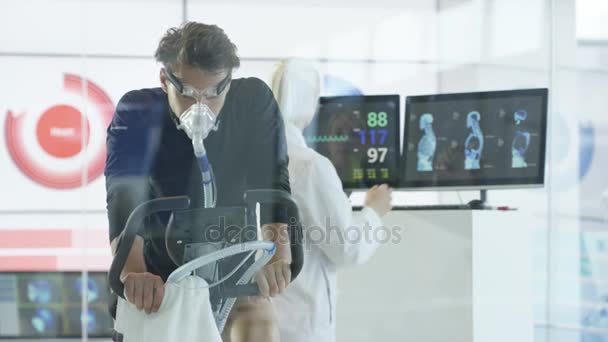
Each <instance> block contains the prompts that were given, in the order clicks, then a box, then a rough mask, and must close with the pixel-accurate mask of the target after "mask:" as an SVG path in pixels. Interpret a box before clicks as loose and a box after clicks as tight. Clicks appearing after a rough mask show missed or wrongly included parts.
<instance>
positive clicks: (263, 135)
mask: <svg viewBox="0 0 608 342" xmlns="http://www.w3.org/2000/svg"><path fill="white" fill-rule="evenodd" d="M171 115H173V114H172V113H171V110H170V108H169V104H168V100H167V94H166V93H165V92H164V91H163V90H162V89H161V88H154V89H142V90H134V91H130V92H128V93H127V94H125V95H124V96H123V97H122V98H121V100H120V101H119V103H118V105H117V107H116V111H115V113H114V117H113V119H112V123H111V124H110V126H109V127H108V132H107V133H108V135H107V161H106V169H105V176H106V191H107V199H106V201H107V210H108V219H109V229H110V241H112V240H113V239H114V238H116V237H117V236H118V235H120V233H121V232H122V230H123V228H124V225H125V223H126V220H127V218H128V216H129V214H130V213H131V211H132V210H133V209H134V208H135V207H136V206H137V205H139V204H140V203H142V202H144V201H147V200H150V199H153V198H158V197H165V196H179V195H188V196H190V198H191V207H202V206H203V199H204V196H203V191H202V190H203V183H202V177H201V173H200V168H199V165H198V163H197V160H196V158H195V157H194V152H193V149H192V142H191V140H190V139H189V138H188V136H187V135H186V133H185V132H184V131H182V130H178V129H177V128H176V125H175V122H174V121H173V119H172V117H171ZM218 118H219V125H218V130H217V131H212V132H211V133H210V134H209V136H208V137H207V139H205V142H204V143H205V148H206V150H207V155H208V158H209V161H210V163H211V166H212V167H213V171H214V175H215V179H216V184H217V205H216V206H217V207H231V206H242V205H243V194H244V192H245V191H246V190H249V189H279V190H285V191H288V192H289V191H290V187H289V175H288V171H287V165H288V158H287V146H286V143H285V131H284V125H283V121H282V118H281V114H280V112H279V109H278V106H277V103H276V101H275V100H274V96H273V94H272V92H271V90H270V89H269V88H268V86H266V84H265V83H264V82H262V81H261V80H259V79H256V78H246V79H236V80H233V81H232V83H231V86H230V90H229V92H228V94H227V95H226V101H225V104H224V107H223V108H222V110H221V112H220V114H219V116H218ZM168 218H169V215H168V214H167V215H156V216H154V217H150V218H148V219H146V221H145V223H144V227H142V228H141V229H140V235H141V236H143V237H144V240H145V245H144V256H145V260H146V266H147V268H148V271H149V272H151V273H154V274H158V275H160V276H161V277H163V279H165V280H166V278H167V276H168V275H169V274H170V273H171V272H172V271H173V270H174V269H175V268H176V265H174V263H173V262H172V261H171V260H170V258H169V256H168V254H167V251H166V247H165V227H166V224H167V221H168ZM271 222H282V223H287V219H286V216H285V213H284V212H283V211H281V210H279V209H278V208H276V207H275V208H270V207H263V208H262V217H261V223H262V224H264V223H271Z"/></svg>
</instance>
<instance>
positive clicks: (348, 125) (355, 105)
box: [304, 95, 400, 189]
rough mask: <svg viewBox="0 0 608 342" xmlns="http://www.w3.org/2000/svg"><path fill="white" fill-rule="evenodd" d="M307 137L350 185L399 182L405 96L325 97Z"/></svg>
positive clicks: (394, 183) (309, 143)
mask: <svg viewBox="0 0 608 342" xmlns="http://www.w3.org/2000/svg"><path fill="white" fill-rule="evenodd" d="M304 137H305V139H306V142H307V144H308V146H310V147H311V148H313V149H315V150H316V151H317V152H319V153H320V154H322V155H324V156H325V157H327V158H328V159H329V160H330V161H331V162H332V164H333V165H334V167H335V168H336V171H337V172H338V176H339V177H340V179H341V180H342V185H343V187H344V188H345V189H366V188H369V187H370V186H372V185H376V184H383V183H387V184H389V185H391V186H393V187H395V186H397V185H398V179H399V146H400V145H399V95H377V96H339V97H322V98H321V100H320V103H319V110H318V112H317V114H316V116H315V118H314V120H313V122H312V123H311V124H310V125H309V126H308V127H307V128H306V129H305V130H304Z"/></svg>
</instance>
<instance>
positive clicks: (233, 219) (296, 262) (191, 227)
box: [108, 190, 304, 342]
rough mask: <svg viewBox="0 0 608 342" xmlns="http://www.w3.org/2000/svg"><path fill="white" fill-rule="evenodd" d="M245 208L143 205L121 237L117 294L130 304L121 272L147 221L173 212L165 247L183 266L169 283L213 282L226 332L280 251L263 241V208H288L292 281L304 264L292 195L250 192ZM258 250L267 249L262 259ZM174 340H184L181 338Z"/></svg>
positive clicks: (215, 309) (113, 273)
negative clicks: (260, 233) (231, 317)
mask: <svg viewBox="0 0 608 342" xmlns="http://www.w3.org/2000/svg"><path fill="white" fill-rule="evenodd" d="M244 204H245V205H244V206H243V207H218V208H214V207H211V208H189V206H190V199H189V198H188V197H187V196H178V197H165V198H158V199H154V200H150V201H147V202H144V203H142V204H140V205H139V206H138V207H136V208H135V209H134V210H133V212H131V214H130V216H129V218H128V219H127V222H126V224H125V228H124V230H123V232H122V233H121V234H120V235H119V237H118V239H119V240H118V241H119V242H118V246H117V249H116V255H115V257H114V259H113V261H112V265H111V267H110V271H109V275H108V277H109V284H110V287H111V290H112V292H113V293H114V294H115V295H116V296H119V297H121V299H119V300H123V301H124V299H125V298H124V285H123V283H122V282H121V280H120V274H121V272H122V269H123V268H124V265H125V263H126V261H127V257H128V255H129V252H130V250H131V247H132V245H133V243H134V240H135V236H136V235H137V233H138V229H139V227H141V226H142V225H143V222H144V219H145V218H146V217H148V216H150V215H154V214H157V213H160V212H171V217H170V219H169V223H168V225H167V229H166V235H165V244H166V247H167V251H168V254H169V256H170V258H171V260H172V261H173V262H174V263H175V264H176V266H178V268H177V269H176V270H175V271H174V272H173V273H172V274H171V275H170V276H169V278H168V279H167V283H170V282H180V281H181V280H183V279H185V278H186V277H192V276H193V275H194V276H196V277H200V278H202V279H203V280H204V283H205V284H208V289H209V302H210V308H211V310H212V314H213V317H214V318H215V323H216V326H217V330H218V333H219V334H221V332H222V331H223V329H224V326H225V324H226V320H227V318H228V315H229V314H230V311H231V309H232V307H233V305H234V304H235V301H236V298H238V297H245V296H256V295H259V290H258V286H257V284H255V283H253V282H252V279H253V278H254V276H255V273H256V272H257V271H258V270H260V269H261V268H262V267H263V266H264V265H265V264H266V263H267V262H268V261H269V260H270V258H271V257H272V255H273V254H274V251H275V248H276V246H275V245H274V243H273V242H270V241H258V234H257V232H258V229H259V227H258V224H257V215H256V208H257V205H258V204H260V205H280V206H281V207H282V208H285V210H286V213H287V217H288V221H289V224H288V233H289V239H290V242H289V243H290V248H291V255H292V263H291V265H290V269H291V275H292V277H291V278H292V280H293V279H295V278H296V277H297V275H298V274H299V273H300V270H301V269H302V265H303V261H304V260H303V249H302V226H301V224H300V219H299V213H298V207H297V205H296V203H295V202H294V200H293V199H292V197H291V195H290V194H289V193H287V192H285V191H279V190H250V191H247V192H246V193H245V195H244ZM256 251H262V255H261V256H260V257H259V258H257V259H256V256H255V252H256ZM125 303H126V302H125ZM163 304H164V303H163ZM218 336H219V335H218ZM113 338H114V340H115V341H123V336H122V334H120V332H116V333H115V335H114V336H113ZM173 338H175V339H176V340H180V341H182V340H183V339H180V336H175V337H173ZM125 342H130V341H128V340H125Z"/></svg>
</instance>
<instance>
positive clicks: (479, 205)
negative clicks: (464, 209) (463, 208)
mask: <svg viewBox="0 0 608 342" xmlns="http://www.w3.org/2000/svg"><path fill="white" fill-rule="evenodd" d="M468 206H469V207H470V208H471V209H477V210H483V209H491V207H490V206H489V205H488V190H485V189H484V190H480V191H479V199H474V200H471V201H469V203H468Z"/></svg>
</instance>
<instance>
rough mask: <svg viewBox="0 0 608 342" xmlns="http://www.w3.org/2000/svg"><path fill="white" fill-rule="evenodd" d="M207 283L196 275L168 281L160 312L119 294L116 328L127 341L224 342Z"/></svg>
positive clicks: (125, 341)
mask: <svg viewBox="0 0 608 342" xmlns="http://www.w3.org/2000/svg"><path fill="white" fill-rule="evenodd" d="M207 286H208V285H207V282H205V280H203V279H202V278H199V277H196V276H188V277H186V278H184V279H183V280H182V281H180V282H179V283H167V284H166V285H165V297H164V298H163V302H162V304H161V306H160V308H159V310H158V312H156V313H151V314H146V312H145V311H139V310H138V309H137V307H135V305H133V304H131V303H129V302H127V301H125V300H123V299H122V298H119V300H118V307H117V310H116V324H115V326H114V329H115V330H116V331H117V332H119V333H121V334H123V341H124V342H167V341H180V342H221V341H222V338H221V336H220V334H219V332H218V330H217V325H216V323H215V319H214V317H213V312H212V310H211V303H210V302H209V289H208V287H207Z"/></svg>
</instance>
